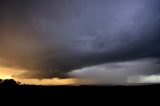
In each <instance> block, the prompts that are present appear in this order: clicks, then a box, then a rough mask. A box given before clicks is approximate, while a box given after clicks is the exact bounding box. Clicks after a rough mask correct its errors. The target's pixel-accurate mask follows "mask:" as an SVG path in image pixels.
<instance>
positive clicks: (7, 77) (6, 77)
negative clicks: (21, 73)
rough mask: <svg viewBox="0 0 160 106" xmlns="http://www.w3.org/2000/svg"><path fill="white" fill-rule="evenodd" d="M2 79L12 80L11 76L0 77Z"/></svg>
mask: <svg viewBox="0 0 160 106" xmlns="http://www.w3.org/2000/svg"><path fill="white" fill-rule="evenodd" d="M0 79H2V80H5V79H12V76H11V75H0Z"/></svg>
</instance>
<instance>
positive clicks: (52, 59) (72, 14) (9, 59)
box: [0, 0, 160, 78]
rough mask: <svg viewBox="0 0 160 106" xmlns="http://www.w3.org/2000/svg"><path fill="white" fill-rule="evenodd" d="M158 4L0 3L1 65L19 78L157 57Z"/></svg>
mask: <svg viewBox="0 0 160 106" xmlns="http://www.w3.org/2000/svg"><path fill="white" fill-rule="evenodd" d="M159 10H160V2H159V0H141V1H140V0H134V1H133V0H121V1H119V0H114V1H113V0H101V1H98V0H65V1H64V0H26V1H21V0H14V1H12V0H1V1H0V13H1V17H0V63H1V64H2V65H6V66H10V67H15V68H20V69H25V70H27V72H26V73H24V75H20V76H21V77H36V78H51V77H57V76H59V77H66V73H67V72H69V71H72V70H74V69H79V68H83V67H87V66H91V65H98V64H102V63H107V62H118V61H125V60H128V61H129V60H132V59H138V58H145V57H147V58H148V57H154V58H159V56H160V55H159V54H160V42H159V41H160V35H159V34H160V31H159V28H160V12H159Z"/></svg>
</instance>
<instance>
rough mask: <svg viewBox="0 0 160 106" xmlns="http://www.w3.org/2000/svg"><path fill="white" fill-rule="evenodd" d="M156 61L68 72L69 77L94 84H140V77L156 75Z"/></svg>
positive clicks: (137, 61) (127, 62) (117, 63)
mask: <svg viewBox="0 0 160 106" xmlns="http://www.w3.org/2000/svg"><path fill="white" fill-rule="evenodd" d="M157 61H158V60H157V59H138V60H132V61H124V62H114V63H107V64H103V65H97V66H91V67H86V68H82V69H78V70H74V71H73V72H70V76H72V77H76V78H80V79H86V80H88V79H89V80H93V81H95V84H122V85H123V84H136V83H140V78H141V76H146V77H147V76H151V75H156V73H157V72H158V71H159V69H160V65H159V64H157ZM158 73H159V72H158ZM157 75H158V74H157ZM141 83H142V82H141ZM84 84H85V83H84ZM87 84H88V83H87Z"/></svg>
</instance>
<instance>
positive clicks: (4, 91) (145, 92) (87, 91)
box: [0, 79, 160, 98]
mask: <svg viewBox="0 0 160 106" xmlns="http://www.w3.org/2000/svg"><path fill="white" fill-rule="evenodd" d="M159 89H160V85H159V84H148V85H136V86H96V85H93V86H92V85H79V86H73V85H64V86H41V85H22V84H20V83H19V82H16V81H14V80H12V79H8V80H3V81H2V80H1V84H0V97H34V96H35V97H41V96H42V97H54V98H55V97H62V96H63V97H72V98H74V97H80V96H82V97H91V98H94V97H96V98H97V97H105V98H119V97H123V96H125V97H128V96H129V97H138V98H141V97H143V96H149V95H150V97H151V95H152V96H155V94H156V95H159V94H160V93H159Z"/></svg>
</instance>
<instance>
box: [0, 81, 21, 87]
mask: <svg viewBox="0 0 160 106" xmlns="http://www.w3.org/2000/svg"><path fill="white" fill-rule="evenodd" d="M18 84H19V82H18V83H17V82H16V81H15V80H13V79H6V80H3V81H2V83H1V85H2V86H7V87H9V86H17V85H18Z"/></svg>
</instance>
